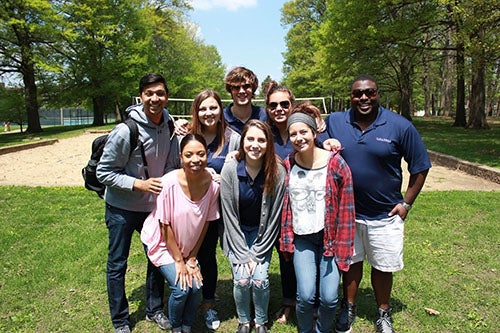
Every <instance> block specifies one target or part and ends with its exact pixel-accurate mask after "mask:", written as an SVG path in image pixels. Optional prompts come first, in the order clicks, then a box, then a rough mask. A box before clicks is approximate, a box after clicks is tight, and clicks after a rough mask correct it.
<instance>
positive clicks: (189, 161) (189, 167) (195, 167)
mask: <svg viewBox="0 0 500 333" xmlns="http://www.w3.org/2000/svg"><path fill="white" fill-rule="evenodd" d="M181 161H182V166H183V168H184V171H185V172H186V173H199V172H202V171H203V170H205V167H206V166H207V151H206V150H205V147H204V146H203V144H202V143H201V142H200V141H197V140H190V141H189V142H188V143H186V145H185V146H184V147H183V148H182V152H181Z"/></svg>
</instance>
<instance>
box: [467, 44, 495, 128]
mask: <svg viewBox="0 0 500 333" xmlns="http://www.w3.org/2000/svg"><path fill="white" fill-rule="evenodd" d="M484 78H485V59H484V52H483V51H478V52H476V53H475V54H474V55H473V57H472V91H471V98H470V110H469V120H468V122H467V128H472V129H489V128H490V127H489V126H488V124H487V123H486V113H485V81H484Z"/></svg>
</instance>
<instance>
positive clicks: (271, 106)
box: [267, 91, 291, 125]
mask: <svg viewBox="0 0 500 333" xmlns="http://www.w3.org/2000/svg"><path fill="white" fill-rule="evenodd" d="M290 106H291V102H290V95H289V94H288V93H287V92H285V91H276V92H275V93H273V94H272V95H270V96H269V102H268V104H267V111H268V112H267V114H268V116H269V119H271V121H272V122H273V123H274V124H275V125H277V124H286V121H287V119H288V116H289V114H290Z"/></svg>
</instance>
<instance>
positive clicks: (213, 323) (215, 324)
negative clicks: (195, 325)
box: [205, 309, 220, 331]
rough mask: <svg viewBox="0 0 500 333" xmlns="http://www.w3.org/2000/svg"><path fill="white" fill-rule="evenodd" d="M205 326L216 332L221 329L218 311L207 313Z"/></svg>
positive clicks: (212, 310) (211, 310)
mask: <svg viewBox="0 0 500 333" xmlns="http://www.w3.org/2000/svg"><path fill="white" fill-rule="evenodd" d="M205 325H207V328H208V329H209V330H212V331H215V330H217V329H218V328H219V326H220V320H219V317H218V316H217V311H215V310H214V309H208V310H207V311H206V312H205Z"/></svg>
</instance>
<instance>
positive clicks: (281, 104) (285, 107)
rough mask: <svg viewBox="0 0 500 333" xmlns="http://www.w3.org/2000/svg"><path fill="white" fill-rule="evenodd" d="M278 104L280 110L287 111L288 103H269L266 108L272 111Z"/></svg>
mask: <svg viewBox="0 0 500 333" xmlns="http://www.w3.org/2000/svg"><path fill="white" fill-rule="evenodd" d="M278 104H279V106H281V108H282V109H288V108H289V107H290V101H281V102H279V103H276V102H271V103H269V104H268V105H267V107H268V108H269V110H271V111H274V110H276V108H277V107H278Z"/></svg>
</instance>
